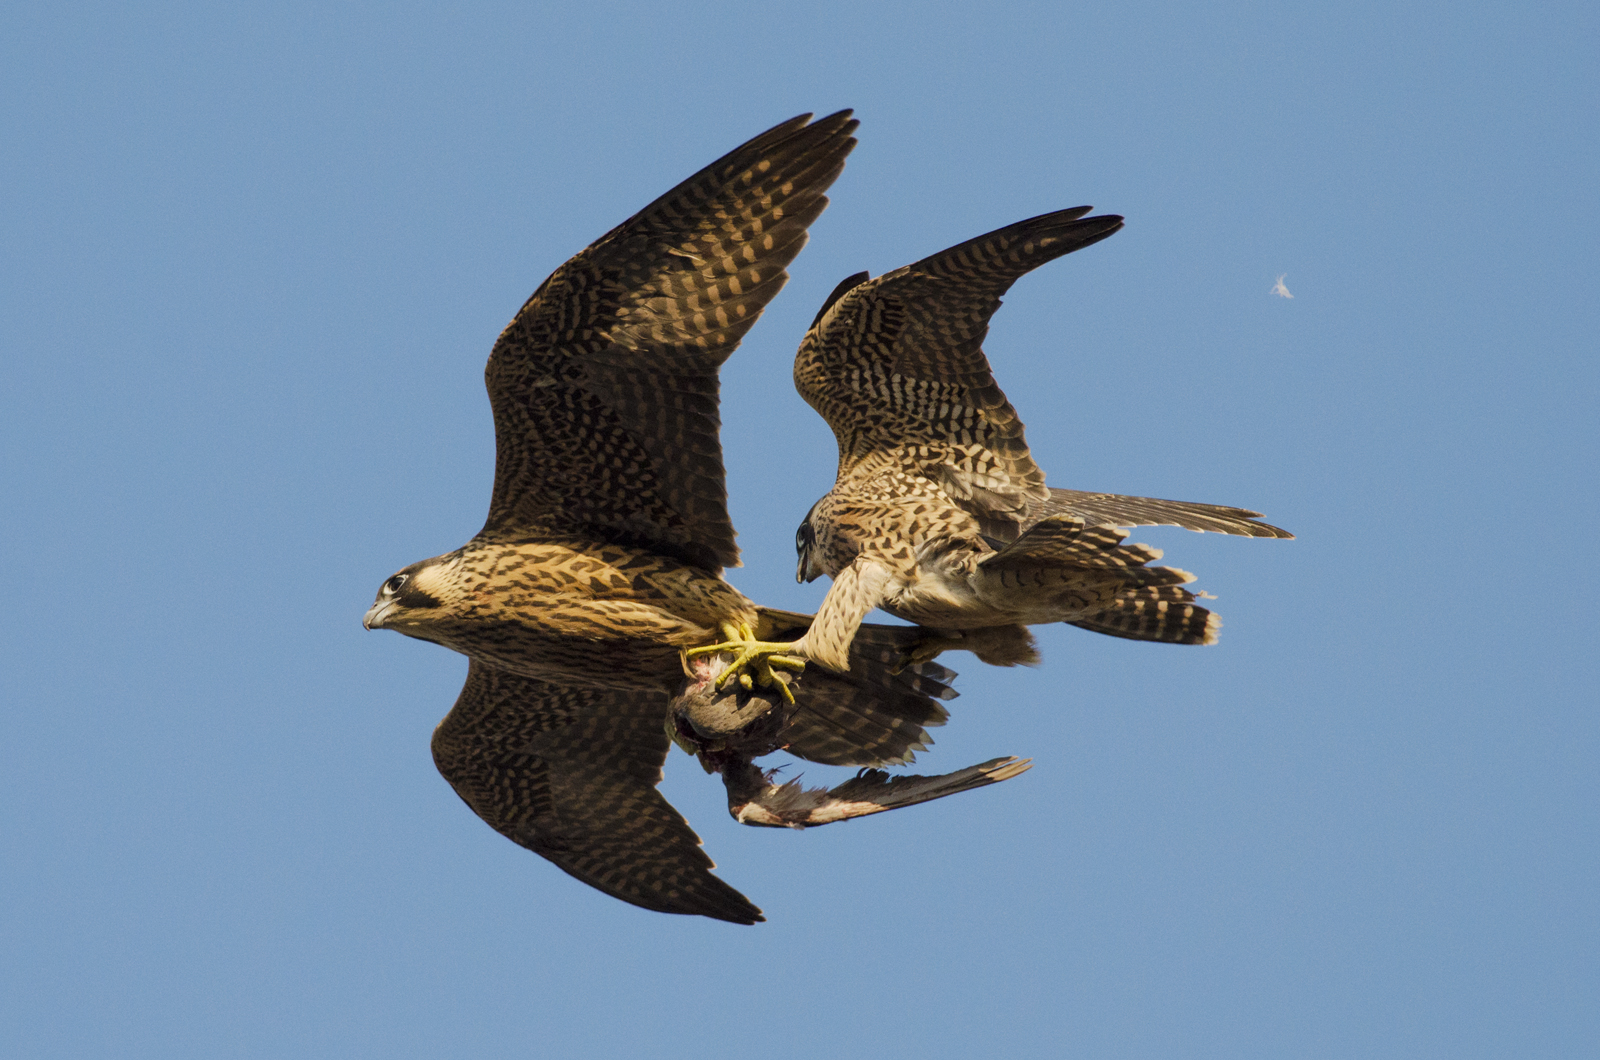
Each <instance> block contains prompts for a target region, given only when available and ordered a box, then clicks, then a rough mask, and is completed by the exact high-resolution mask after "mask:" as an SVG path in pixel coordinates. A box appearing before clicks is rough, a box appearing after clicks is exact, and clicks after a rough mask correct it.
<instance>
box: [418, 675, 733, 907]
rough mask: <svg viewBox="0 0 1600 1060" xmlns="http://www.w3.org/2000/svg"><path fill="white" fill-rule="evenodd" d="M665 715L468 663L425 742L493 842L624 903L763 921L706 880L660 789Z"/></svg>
mask: <svg viewBox="0 0 1600 1060" xmlns="http://www.w3.org/2000/svg"><path fill="white" fill-rule="evenodd" d="M665 720H666V705H665V702H664V701H659V700H654V699H652V698H651V697H650V696H649V695H641V694H639V693H634V692H623V691H616V690H611V689H599V688H588V687H573V686H566V685H558V684H553V683H550V682H547V681H537V680H533V679H531V678H526V677H520V676H517V675H515V674H510V673H506V672H505V671H502V670H496V669H494V668H492V667H489V666H485V665H483V664H482V663H480V662H478V661H476V660H473V661H472V663H471V666H470V668H469V669H468V671H467V683H466V686H465V687H464V688H462V690H461V695H460V697H459V698H458V699H457V700H456V705H455V707H454V708H452V709H451V711H450V713H449V714H448V715H446V716H445V719H444V721H442V722H440V724H439V728H438V730H437V731H436V732H435V733H434V736H433V760H434V763H435V764H436V765H438V767H439V772H440V773H442V774H444V777H445V779H446V780H448V781H449V782H450V786H451V787H453V788H455V790H456V794H458V795H460V796H461V798H462V799H463V800H464V801H465V802H466V804H467V805H468V806H470V807H471V808H472V811H473V812H474V813H476V814H477V815H478V816H479V817H481V818H483V819H484V821H486V822H487V823H488V824H489V826H490V827H492V828H493V829H494V830H495V831H497V832H499V833H500V834H501V835H503V836H505V837H506V838H508V839H510V840H512V841H513V842H515V843H518V844H520V845H522V846H525V847H527V848H528V849H529V850H532V851H533V852H534V853H536V854H539V855H541V856H542V857H545V858H548V859H549V860H550V861H552V862H554V863H555V864H556V866H557V867H559V868H560V869H562V870H563V871H565V872H567V873H570V874H571V875H573V876H576V877H577V878H578V879H580V880H582V881H583V882H584V883H587V884H589V885H590V886H591V887H595V888H598V889H599V890H602V891H604V892H605V893H606V894H609V895H612V896H613V897H616V898H620V899H622V900H623V901H624V902H632V903H633V904H634V905H638V906H643V907H644V908H646V909H654V910H657V911H659V912H663V913H698V914H699V915H701V916H708V917H712V918H714V919H717V920H727V921H731V922H733V923H735V924H753V923H755V922H756V921H758V920H761V919H763V917H762V916H761V910H759V909H757V908H756V907H755V906H754V905H752V904H750V901H749V900H748V899H747V898H745V896H744V895H742V894H740V893H739V892H738V891H736V890H734V889H733V888H732V887H730V886H729V885H728V884H726V883H724V882H723V881H722V880H720V879H718V878H717V877H715V876H713V875H712V874H711V870H712V868H714V867H715V866H714V865H713V864H712V861H711V859H710V858H709V857H707V856H706V854H705V852H704V851H703V850H701V849H700V839H699V837H698V836H696V835H695V834H694V830H693V829H691V828H690V827H689V825H688V823H687V822H686V821H685V820H684V819H683V817H682V816H681V815H680V814H679V813H678V812H677V811H676V810H674V809H673V808H672V806H671V805H670V804H668V802H667V800H666V799H664V798H663V797H662V796H661V793H660V792H659V791H657V790H656V785H657V784H659V783H660V782H661V766H662V763H663V762H665V761H666V757H667V746H668V743H667V734H666V730H665V728H664V723H665Z"/></svg>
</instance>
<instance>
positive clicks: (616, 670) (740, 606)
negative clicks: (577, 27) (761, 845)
mask: <svg viewBox="0 0 1600 1060" xmlns="http://www.w3.org/2000/svg"><path fill="white" fill-rule="evenodd" d="M809 118H810V115H803V116H801V117H799V118H795V119H793V120H792V121H788V122H785V123H783V124H782V125H779V126H777V127H776V128H774V129H772V130H770V131H768V132H766V133H763V134H762V135H761V136H758V137H756V138H755V139H754V140H751V141H750V142H749V143H747V144H745V145H744V146H742V147H740V148H738V149H736V150H735V151H733V152H732V153H731V154H729V155H727V156H726V157H724V158H722V159H720V160H718V161H717V162H714V163H713V164H712V165H710V166H709V167H707V168H706V169H704V170H702V171H701V172H699V173H697V174H695V175H694V176H692V177H690V178H689V179H688V180H687V181H685V182H683V183H682V184H680V185H679V186H678V187H676V188H674V189H673V190H672V191H670V192H668V193H667V194H666V195H663V196H662V197H661V198H659V199H657V200H656V201H655V202H653V203H651V204H650V205H649V206H647V207H645V209H644V210H642V211H640V212H639V213H638V214H636V215H634V216H633V217H632V218H630V219H629V220H627V221H625V222H624V223H623V224H621V225H619V226H618V227H617V228H615V229H613V230H612V231H611V232H609V233H607V234H606V235H605V236H603V237H601V238H600V239H599V240H598V241H597V242H596V243H594V244H593V245H592V246H590V247H589V248H587V249H586V250H584V251H582V252H581V253H579V254H578V255H577V256H575V257H574V258H572V259H571V260H570V261H568V262H567V263H566V264H564V265H562V266H561V267H560V268H559V269H557V270H556V271H555V273H554V274H552V275H551V276H550V278H549V279H547V280H546V281H545V282H544V283H543V284H542V285H540V287H539V289H538V290H537V291H536V292H535V293H534V295H533V297H532V298H530V299H529V300H528V302H527V304H526V305H524V306H523V307H522V310H521V311H520V312H519V313H518V314H517V315H516V318H515V319H514V320H513V321H512V322H511V324H510V326H508V327H507V328H506V329H505V331H504V332H503V333H502V334H501V335H500V338H499V340H498V341H497V342H496V343H495V346H494V351H493V353H492V354H491V356H490V358H489V364H488V368H487V370H486V371H485V379H486V382H487V385H488V389H489V397H490V403H491V405H492V407H493V410H494V421H495V440H496V459H495V482H494V493H493V497H492V499H491V501H490V510H489V517H488V520H487V521H486V522H485V524H484V527H483V530H482V531H480V532H479V534H478V535H477V536H476V537H474V538H473V539H472V540H471V541H469V542H468V543H467V544H466V545H465V546H463V547H462V548H460V549H457V550H456V551H454V552H451V553H447V554H445V555H443V556H437V557H434V558H433V559H429V560H424V561H422V562H420V563H415V564H412V565H411V566H409V567H407V568H405V569H404V570H402V571H400V572H399V573H397V574H395V575H394V576H393V577H391V578H390V579H389V580H388V581H387V582H385V584H384V586H383V588H382V589H381V590H380V592H379V594H378V599H377V601H376V602H375V603H374V604H373V606H372V608H371V610H370V611H368V613H367V617H366V624H367V625H368V627H369V628H386V629H394V630H397V631H398V632H401V633H404V634H406V635H408V636H412V637H417V638H420V639H423V640H430V641H434V642H436V643H439V644H442V645H444V646H446V647H449V648H452V649H454V650H456V651H459V652H461V653H463V654H465V655H467V656H468V657H469V658H470V659H471V660H472V662H471V667H470V670H469V676H468V680H467V684H466V686H465V687H464V688H463V689H462V692H461V696H460V698H459V699H458V701H457V703H456V705H455V707H454V708H453V709H452V710H451V711H450V714H449V715H448V716H447V717H446V718H445V720H444V721H443V722H442V723H441V724H440V726H439V730H438V733H437V734H436V736H435V739H434V745H433V746H434V756H435V761H436V762H437V763H438V766H439V769H440V771H441V772H442V773H443V774H444V775H445V777H446V778H447V779H448V780H449V781H450V783H451V785H452V786H453V787H454V788H455V789H456V791H457V792H458V793H459V794H460V795H461V797H462V798H463V799H464V800H465V801H466V803H467V804H468V805H469V806H470V807H471V808H472V809H473V810H474V811H475V812H476V813H477V814H478V815H479V816H481V817H482V818H483V819H484V820H485V821H487V822H488V823H489V824H490V825H491V826H492V827H494V828H495V829H496V830H497V831H499V832H501V833H502V834H503V835H506V836H507V837H509V838H511V839H512V840H514V841H515V842H517V843H520V844H522V845H524V846H526V847H528V848H530V849H532V850H534V851H537V852H538V853H539V854H541V855H543V856H544V857H546V858H548V859H549V860H551V861H552V862H554V863H555V864H556V865H558V866H560V867H561V868H562V869H563V870H565V871H566V872H569V873H571V874H572V875H574V876H576V877H578V878H579V879H581V880H583V881H584V882H586V883H589V884H591V885H592V886H595V887H597V888H599V889H601V890H603V891H605V892H606V893H608V894H612V895H615V896H616V897H618V898H621V899H623V900H624V901H628V902H632V903H634V904H635V905H640V906H643V907H645V908H648V909H655V910H660V911H663V912H672V913H697V914H700V915H703V916H709V917H714V918H717V919H722V920H729V921H733V922H736V923H751V922H753V921H755V920H758V919H760V911H759V910H757V909H756V908H755V906H753V905H751V904H750V902H749V901H748V900H746V899H745V898H744V897H743V896H742V895H740V894H739V893H738V892H737V891H735V890H733V889H732V888H731V887H729V886H728V885H727V884H725V883H723V882H722V881H721V880H719V879H717V878H716V877H715V876H713V875H712V874H711V871H710V870H711V868H712V863H711V861H710V859H709V858H707V857H706V856H705V854H704V853H703V852H702V851H701V850H700V847H699V840H698V839H697V838H696V837H695V834H694V832H693V831H692V830H691V829H690V828H689V826H688V825H687V824H686V823H685V822H684V821H683V819H682V817H680V816H679V815H678V814H677V813H676V811H674V810H673V809H672V808H671V807H670V806H669V805H667V803H666V802H665V800H663V799H662V797H661V796H660V794H659V793H658V792H657V791H656V784H657V782H658V781H659V780H660V778H661V767H662V763H663V761H664V759H665V757H666V753H667V747H668V738H667V735H666V732H665V723H666V720H667V704H668V701H669V699H670V698H671V697H672V695H673V694H674V693H675V692H676V691H677V690H678V689H679V688H680V687H681V686H682V684H683V682H684V673H683V669H682V660H681V655H680V653H681V652H682V650H683V649H686V648H689V647H693V646H696V645H703V644H705V643H707V642H708V641H710V640H712V639H715V635H716V634H717V633H718V632H719V630H721V629H722V628H724V627H741V626H748V627H751V628H753V629H755V630H758V631H759V632H760V633H761V635H763V636H767V637H772V638H777V639H780V640H781V639H784V638H792V637H796V636H799V635H800V633H801V632H803V630H804V629H805V627H806V626H807V625H808V624H809V621H810V619H809V616H804V615H798V616H797V615H794V614H791V613H788V612H776V611H768V610H765V609H762V608H759V607H757V606H756V605H755V604H754V603H752V602H751V601H750V600H749V599H747V598H746V597H745V596H744V595H743V594H741V593H740V592H739V591H738V590H736V589H734V588H733V587H732V586H731V585H729V584H728V583H727V582H726V581H724V580H723V579H722V577H721V575H720V572H721V569H722V568H723V567H724V566H730V565H734V564H736V563H737V562H738V551H737V549H736V548H735V547H734V543H733V539H734V533H733V527H732V524H731V522H730V520H729V518H728V513H727V508H726V503H725V502H726V491H725V488H724V484H723V469H722V456H721V450H720V448H719V445H718V440H717V430H718V418H717V369H718V367H719V366H720V365H721V364H722V362H723V361H724V360H725V359H726V358H727V357H728V355H729V354H730V353H732V352H733V349H734V348H735V347H736V346H737V345H738V343H739V340H740V339H741V338H742V337H743V335H744V334H745V332H746V331H747V330H748V329H749V328H750V326H751V325H752V324H753V323H754V322H755V320H756V318H757V317H758V316H759V315H760V312H761V309H762V307H764V306H765V305H766V304H767V302H768V301H769V300H770V299H771V298H772V296H773V295H774V294H776V293H777V291H778V289H779V288H781V287H782V286H783V283H784V281H785V279H786V277H787V274H786V273H785V272H784V268H785V266H787V264H788V263H789V262H790V261H791V260H792V259H793V258H794V257H795V255H796V254H797V253H799V251H800V248H801V246H803V245H804V243H805V239H806V227H807V225H809V224H810V223H811V222H812V221H813V220H815V218H816V217H817V215H818V214H819V213H821V211H822V209H823V207H824V206H825V205H826V203H827V199H826V198H825V197H824V195H823V192H824V191H825V190H826V189H827V187H828V185H829V184H831V183H832V181H833V180H834V178H835V177H837V176H838V174H839V172H840V170H841V168H842V167H843V165H844V159H845V156H846V155H847V154H849V152H850V149H851V147H852V146H853V145H854V144H855V140H854V139H853V138H852V136H851V133H852V132H853V131H854V130H855V128H856V122H854V121H853V120H851V119H850V116H849V112H843V113H840V114H835V115H833V116H831V117H828V118H824V119H822V120H820V121H817V122H815V123H811V124H807V122H808V119H809ZM894 636H895V637H907V636H909V637H913V638H914V637H916V636H918V634H916V633H915V631H908V632H906V633H898V634H895V635H894ZM885 651H886V648H885V647H884V645H882V644H877V643H875V642H874V639H873V638H872V637H867V638H865V639H863V643H862V646H861V648H860V649H858V651H857V652H856V654H855V655H854V656H853V661H854V662H856V663H857V665H858V666H859V668H860V670H861V673H860V675H859V676H858V675H856V674H852V675H851V676H850V678H849V679H848V680H840V679H838V678H837V677H836V676H835V675H818V679H816V680H812V681H808V682H807V684H806V686H805V687H804V688H803V689H802V690H801V694H800V697H799V701H798V703H797V704H795V709H794V711H793V716H792V718H790V720H789V723H788V727H787V729H786V732H785V739H786V741H787V742H788V744H789V746H790V748H791V750H793V751H794V752H795V753H796V754H800V755H802V756H806V757H811V758H813V759H815V760H817V761H822V762H830V763H840V764H854V765H877V764H880V763H887V762H896V761H904V760H906V759H908V758H909V756H910V755H911V754H912V753H913V752H914V751H915V750H916V749H917V748H918V747H921V746H924V745H925V744H926V742H927V732H926V728H925V726H926V725H936V724H939V723H941V722H942V721H943V719H944V717H945V713H944V710H943V708H942V707H941V706H940V705H939V704H938V703H937V702H936V697H942V696H944V695H947V694H951V693H949V690H948V687H947V683H946V679H947V676H948V671H945V670H943V669H942V668H940V667H936V666H931V667H922V668H921V669H918V670H913V671H908V672H905V673H900V674H898V675H894V674H890V673H889V672H888V670H889V666H888V664H886V663H884V662H883V661H882V658H881V657H882V656H883V655H884V653H885ZM893 654H894V662H895V663H896V664H897V665H898V663H900V662H901V661H903V660H902V658H901V654H900V653H893ZM922 654H923V655H927V654H928V653H927V652H923V653H922Z"/></svg>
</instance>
